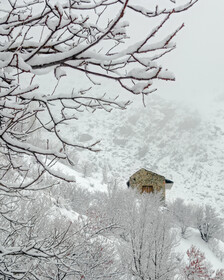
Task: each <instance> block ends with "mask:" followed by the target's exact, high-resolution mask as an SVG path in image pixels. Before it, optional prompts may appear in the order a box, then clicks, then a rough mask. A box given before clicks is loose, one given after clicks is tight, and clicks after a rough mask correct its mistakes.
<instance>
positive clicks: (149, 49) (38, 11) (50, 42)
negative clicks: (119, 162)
mask: <svg viewBox="0 0 224 280" xmlns="http://www.w3.org/2000/svg"><path fill="white" fill-rule="evenodd" d="M197 1H198V0H188V1H187V0H186V2H185V4H183V5H182V6H178V4H176V3H175V1H168V2H170V3H169V5H167V7H164V4H163V6H162V4H160V2H158V3H156V4H153V3H151V4H150V5H151V6H149V5H148V7H147V8H146V7H144V6H140V5H135V4H134V1H133V2H132V1H130V0H97V1H94V0H70V1H49V0H46V1H42V0H28V1H25V0H21V1H11V0H5V1H4V5H1V6H0V156H1V163H0V179H1V181H2V186H4V187H3V189H4V190H5V189H6V188H7V187H8V190H11V189H12V188H11V186H10V184H8V183H7V181H8V178H9V177H11V176H13V178H15V181H16V182H18V187H19V188H21V189H24V188H25V189H27V188H32V184H31V183H30V182H32V180H31V178H30V166H31V165H32V167H34V166H35V168H33V169H32V170H35V172H34V173H35V174H33V178H34V179H33V183H34V184H36V183H37V182H40V181H41V180H42V178H43V177H44V174H45V173H48V174H51V175H52V176H56V175H57V174H55V173H54V172H53V171H51V170H50V167H48V166H47V165H46V164H45V163H44V161H42V159H41V160H40V158H41V157H43V158H45V161H46V162H48V161H54V160H55V161H56V160H61V159H63V160H67V161H68V162H69V163H71V160H70V157H69V154H68V147H74V148H78V149H86V150H90V151H98V150H99V148H98V147H97V144H98V141H96V142H93V143H90V144H89V145H86V146H84V145H82V144H80V143H76V142H75V141H73V140H71V139H69V138H68V137H66V135H65V133H63V131H64V129H65V127H67V126H68V125H69V123H70V122H71V121H77V119H78V117H77V113H79V112H82V111H83V110H88V111H91V112H94V111H95V110H98V109H102V110H105V111H107V112H110V111H111V110H112V109H122V110H123V109H125V108H126V107H127V106H128V105H129V104H130V101H129V100H126V101H120V100H119V98H118V97H110V96H107V93H108V91H109V90H108V88H105V90H103V92H105V93H106V94H98V95H96V92H95V90H94V89H95V86H96V85H99V83H100V81H101V80H106V81H107V80H112V81H114V82H116V83H117V84H118V85H120V86H121V88H122V89H125V90H126V91H128V92H130V93H131V94H135V95H136V94H137V95H142V97H143V100H144V96H146V95H148V94H150V93H152V92H154V91H156V90H157V88H156V87H153V84H154V81H174V80H175V77H174V75H173V73H172V72H170V71H168V70H167V69H164V67H163V65H160V63H159V59H160V58H161V57H163V56H165V55H166V54H168V53H169V52H171V51H172V50H174V48H175V47H176V45H175V42H174V39H175V36H176V35H177V33H178V32H179V31H180V30H181V29H182V28H183V27H184V25H183V24H182V25H180V26H179V27H174V28H173V30H172V31H170V32H169V33H168V34H166V35H165V36H164V35H162V32H161V30H163V28H164V26H165V25H166V24H167V22H169V21H170V19H171V18H172V17H174V16H175V14H176V13H179V12H183V11H185V10H187V9H189V8H190V7H191V6H193V5H194V4H195V3H196V2H197ZM129 12H132V13H133V12H135V15H136V19H137V21H139V22H141V18H142V17H143V18H144V19H146V20H150V26H152V28H151V29H150V30H149V32H148V34H146V35H145V36H144V37H143V38H141V39H140V40H139V41H138V42H136V43H134V44H131V43H130V40H129V36H130V35H129V34H130V32H129V31H130V30H129V29H130V28H131V24H129V22H128V19H129V18H130V15H129ZM132 18H133V16H132ZM132 18H130V20H132ZM136 19H134V20H135V22H136ZM130 20H129V21H130ZM154 20H155V22H154ZM151 23H152V24H151ZM66 69H69V70H70V71H73V73H74V75H76V73H77V72H79V73H83V74H84V75H85V76H86V78H87V80H88V82H89V81H90V83H91V84H92V86H89V85H88V86H86V88H85V89H83V88H80V89H73V90H70V91H69V92H68V91H67V92H66V87H64V89H65V90H64V92H63V93H60V92H59V90H58V88H59V84H60V83H62V81H63V79H65V78H64V77H65V76H66ZM49 72H53V73H54V75H55V85H54V89H53V91H52V92H46V91H45V90H41V89H40V88H41V85H40V83H39V82H36V80H37V79H36V78H37V76H39V75H47V74H48V73H49ZM95 79H96V80H97V81H95ZM23 157H24V158H26V159H28V160H27V162H26V163H23V160H22V158H23ZM12 174H13V175H12ZM15 174H16V175H15ZM56 177H57V176H56ZM59 177H60V178H61V176H58V177H57V178H58V179H59ZM14 189H16V188H14ZM17 189H18V188H17Z"/></svg>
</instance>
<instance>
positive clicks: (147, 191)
mask: <svg viewBox="0 0 224 280" xmlns="http://www.w3.org/2000/svg"><path fill="white" fill-rule="evenodd" d="M142 192H146V193H151V192H153V186H142Z"/></svg>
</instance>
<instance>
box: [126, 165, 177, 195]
mask: <svg viewBox="0 0 224 280" xmlns="http://www.w3.org/2000/svg"><path fill="white" fill-rule="evenodd" d="M127 185H128V187H131V188H136V189H138V191H139V192H140V193H143V192H146V193H151V192H162V196H163V198H164V199H165V191H166V189H171V187H172V185H173V182H172V181H171V180H168V179H166V178H165V177H164V176H162V175H159V174H156V173H154V172H152V171H149V170H146V169H144V168H142V169H140V170H138V171H137V172H135V173H134V174H133V175H132V176H131V177H130V179H129V181H128V182H127Z"/></svg>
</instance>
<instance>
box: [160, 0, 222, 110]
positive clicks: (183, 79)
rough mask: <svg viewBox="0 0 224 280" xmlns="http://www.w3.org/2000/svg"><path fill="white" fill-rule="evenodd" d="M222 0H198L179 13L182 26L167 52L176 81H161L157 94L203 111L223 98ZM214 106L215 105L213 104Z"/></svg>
mask: <svg viewBox="0 0 224 280" xmlns="http://www.w3.org/2000/svg"><path fill="white" fill-rule="evenodd" d="M223 14H224V1H222V0H213V1H211V0H205V1H199V2H198V3H197V4H196V5H195V6H194V7H192V9H190V10H189V11H187V12H186V13H185V14H181V19H183V21H184V23H185V27H184V29H183V30H182V31H181V32H180V33H179V34H178V36H177V37H176V42H177V48H176V50H175V51H174V52H172V53H171V54H169V55H168V56H166V58H165V60H166V62H167V64H168V67H169V70H171V71H173V72H174V73H175V76H176V82H174V83H165V84H164V83H163V84H162V85H161V86H160V89H159V94H160V95H161V96H163V97H165V98H170V99H173V100H177V101H181V102H182V103H186V104H190V105H192V106H193V107H196V108H197V109H199V110H200V111H201V112H203V113H206V111H207V110H209V109H210V105H211V102H212V103H213V101H215V103H216V102H217V101H218V103H219V104H220V101H221V102H224V80H223V75H224V52H223V49H224V37H223V34H224V18H223ZM214 106H215V105H214Z"/></svg>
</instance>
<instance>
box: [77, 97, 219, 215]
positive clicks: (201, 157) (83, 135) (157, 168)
mask: <svg viewBox="0 0 224 280" xmlns="http://www.w3.org/2000/svg"><path fill="white" fill-rule="evenodd" d="M223 123H224V110H223V109H217V110H216V111H213V113H212V114H211V115H210V117H207V118H203V117H201V116H200V114H199V113H197V112H196V111H194V110H192V109H190V108H185V107H182V106H181V105H180V104H179V105H178V104H175V103H171V102H168V101H165V100H163V99H161V98H158V97H154V98H153V99H151V100H150V102H149V104H148V105H147V107H146V108H144V107H143V105H140V106H139V107H137V108H136V104H134V105H132V106H131V107H130V108H129V109H128V110H126V111H113V112H111V113H105V112H97V114H92V113H89V114H88V113H87V114H86V115H85V116H84V115H82V116H81V117H80V119H79V120H78V121H77V123H76V124H75V127H74V128H73V129H72V130H71V134H72V135H74V139H76V140H77V139H78V140H79V141H80V143H82V144H87V143H92V142H94V141H95V140H101V143H100V145H99V146H98V147H100V149H101V152H99V153H96V154H91V153H89V152H87V153H83V152H80V153H78V152H77V154H76V163H78V162H80V161H81V162H82V161H83V160H84V161H85V162H88V164H89V165H90V167H91V166H92V170H95V173H97V172H100V169H101V173H102V170H103V169H104V171H105V169H106V171H107V172H108V173H109V174H110V176H112V178H114V179H116V180H117V182H118V183H119V185H120V186H121V187H126V184H125V183H126V181H127V180H128V178H129V176H130V175H132V174H133V172H135V171H136V170H138V169H140V168H141V167H145V168H148V169H149V170H152V171H154V172H157V173H159V174H162V175H164V176H166V178H168V179H171V180H173V181H174V183H175V184H174V186H173V188H172V190H171V191H169V193H167V196H168V199H170V200H172V199H175V198H176V197H182V198H184V200H185V201H187V202H196V203H208V204H211V205H212V206H213V207H215V208H216V209H217V210H218V211H219V213H220V214H222V215H223V216H224V204H223V201H224V190H223V179H224V153H223V150H224V127H223ZM75 168H78V165H76V166H75ZM92 176H94V172H92Z"/></svg>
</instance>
